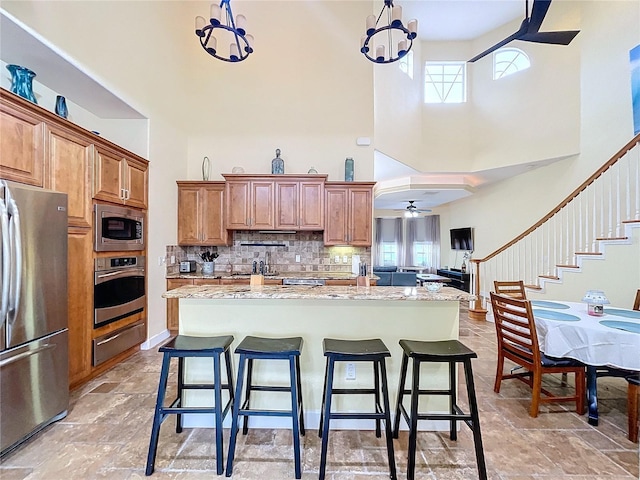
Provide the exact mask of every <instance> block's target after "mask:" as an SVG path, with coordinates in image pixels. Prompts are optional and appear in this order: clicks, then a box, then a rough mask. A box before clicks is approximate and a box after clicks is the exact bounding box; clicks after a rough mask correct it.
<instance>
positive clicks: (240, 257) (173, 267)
mask: <svg viewBox="0 0 640 480" xmlns="http://www.w3.org/2000/svg"><path fill="white" fill-rule="evenodd" d="M232 235H233V243H232V245H231V246H229V247H182V246H179V245H168V246H167V252H166V255H167V257H166V259H167V274H168V275H173V274H176V273H178V264H179V263H180V262H181V261H183V260H195V261H196V263H197V265H198V267H197V272H196V273H199V272H200V271H201V268H202V258H201V257H200V254H201V253H202V252H205V251H207V250H209V251H210V252H214V251H217V253H218V258H217V259H216V261H215V272H216V274H218V273H219V274H223V273H225V272H228V269H229V264H231V269H232V271H233V272H234V273H251V266H252V264H253V262H254V260H255V261H258V262H260V260H262V261H264V262H265V264H266V265H268V266H269V271H270V272H276V273H286V272H350V271H351V262H352V260H351V257H352V256H353V255H360V261H361V262H364V263H367V264H368V265H371V248H368V247H346V246H345V247H327V246H325V245H324V242H323V237H322V232H297V233H283V234H274V233H257V232H250V231H234V232H232ZM172 257H175V263H173V264H172V263H171V259H172ZM336 257H337V259H338V261H337V262H336ZM345 257H346V262H345ZM297 259H299V261H296V260H297Z"/></svg>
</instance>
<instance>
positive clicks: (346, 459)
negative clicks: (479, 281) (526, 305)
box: [0, 310, 640, 480]
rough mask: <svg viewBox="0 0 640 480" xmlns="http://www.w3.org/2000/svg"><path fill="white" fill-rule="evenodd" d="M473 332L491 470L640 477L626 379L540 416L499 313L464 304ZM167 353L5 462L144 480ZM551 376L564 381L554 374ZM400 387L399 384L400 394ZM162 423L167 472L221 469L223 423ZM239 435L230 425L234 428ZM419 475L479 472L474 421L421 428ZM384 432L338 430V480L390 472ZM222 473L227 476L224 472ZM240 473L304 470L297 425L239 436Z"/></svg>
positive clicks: (77, 404) (308, 449)
mask: <svg viewBox="0 0 640 480" xmlns="http://www.w3.org/2000/svg"><path fill="white" fill-rule="evenodd" d="M460 334H461V340H462V341H463V342H464V343H465V344H466V345H467V346H469V347H470V348H472V349H473V350H475V351H476V352H477V353H478V357H479V358H478V359H477V360H475V361H474V376H475V380H476V391H477V395H478V399H479V405H480V410H481V411H480V419H481V426H482V435H483V441H484V449H485V457H486V462H487V468H488V473H489V478H491V479H494V480H497V479H500V480H534V479H535V480H556V479H571V480H587V479H611V480H614V479H615V480H623V479H625V480H628V479H637V478H639V476H640V474H639V468H638V463H639V456H638V444H633V443H631V442H629V441H628V440H627V438H626V428H627V427H626V382H624V380H620V379H614V378H603V379H600V380H599V383H598V386H599V400H600V405H599V406H600V415H601V417H600V418H601V420H600V425H599V426H598V427H592V426H590V425H588V424H587V422H586V417H585V416H579V415H577V414H575V413H574V412H571V411H570V406H569V405H567V406H566V408H565V407H563V406H559V405H549V406H543V407H542V412H541V414H540V415H539V416H538V418H530V417H529V415H528V412H527V409H528V406H529V403H530V392H529V390H528V387H527V386H526V385H524V384H523V383H521V382H518V381H505V382H503V386H502V391H501V392H500V394H496V393H494V392H493V380H494V375H495V362H496V353H495V352H496V342H495V330H494V326H493V324H492V323H488V322H474V321H470V320H469V319H468V318H467V317H466V310H463V314H462V315H461V330H460ZM160 362H161V357H160V355H159V354H158V353H157V350H156V349H154V350H151V351H143V352H139V353H137V354H136V355H134V356H133V357H131V358H130V359H129V360H127V361H125V362H123V363H121V364H120V365H118V366H116V367H115V368H113V369H112V370H110V371H108V372H106V373H105V374H103V375H102V376H100V377H98V378H96V379H94V380H93V381H91V382H89V383H88V384H86V385H84V386H83V387H81V388H79V389H77V390H75V391H74V392H72V395H71V407H70V410H69V415H68V416H67V417H66V418H65V419H63V420H62V421H60V422H57V423H56V424H54V425H51V426H50V427H48V428H47V429H45V430H44V431H43V432H41V433H40V434H38V435H37V436H35V437H34V438H32V439H31V440H30V441H28V442H27V443H26V444H24V445H23V446H21V447H20V448H18V449H17V450H15V451H14V452H12V453H10V454H9V455H7V456H6V457H5V458H4V459H3V460H2V461H1V462H0V478H2V480H23V479H24V480H35V479H43V480H44V479H46V480H75V479H82V480H85V479H86V480H89V479H109V480H112V479H113V480H132V479H140V478H144V468H145V462H146V454H147V448H148V442H149V433H150V429H151V421H152V415H153V408H154V401H155V393H156V388H157V382H158V376H159V371H160ZM546 386H547V387H549V388H560V387H559V379H558V378H551V379H549V380H548V381H547V385H546ZM394 397H395V392H392V402H393V399H394ZM167 422H168V424H167V425H163V428H162V429H161V434H160V442H159V448H158V458H157V462H156V471H155V473H154V474H153V476H152V477H150V478H155V479H156V480H164V479H172V480H174V479H175V480H197V479H203V478H216V477H217V476H216V474H215V460H214V452H215V448H214V443H213V442H214V434H213V433H214V432H213V430H212V429H185V430H184V431H183V433H182V434H176V433H175V431H174V429H173V425H174V421H173V419H168V420H167ZM224 438H225V444H228V431H225V437H224ZM394 444H395V449H396V459H397V463H398V478H399V479H402V478H406V465H407V460H406V452H407V435H406V432H404V433H401V435H400V438H399V439H398V440H396V441H395V442H394ZM303 445H304V452H303V477H302V478H303V479H313V478H317V476H318V464H319V457H320V439H319V438H318V436H317V434H315V432H314V431H309V433H308V434H307V435H306V436H305V437H303ZM418 450H419V451H418V454H417V459H416V463H417V469H416V479H420V480H426V479H430V480H431V479H443V480H444V479H472V478H477V470H476V465H475V457H474V451H473V441H472V436H471V432H470V430H469V429H468V428H466V427H464V426H463V427H462V429H461V431H460V433H459V435H458V441H457V442H452V441H451V440H449V438H448V435H447V434H446V433H437V432H422V433H420V435H419V437H418ZM388 477H389V476H388V470H387V463H386V450H385V444H384V440H383V439H377V438H376V437H375V435H374V434H373V432H370V431H364V432H359V431H333V432H332V433H331V440H330V446H329V461H328V464H327V476H326V478H327V479H328V480H383V479H385V478H388ZM221 478H222V477H221ZM233 478H234V479H237V480H254V479H255V480H280V479H289V478H291V479H292V478H294V475H293V462H292V454H291V436H290V432H289V431H288V430H266V429H264V430H260V429H254V430H250V431H249V434H248V435H247V436H246V437H245V436H242V435H239V436H238V449H237V451H236V462H235V464H234V473H233Z"/></svg>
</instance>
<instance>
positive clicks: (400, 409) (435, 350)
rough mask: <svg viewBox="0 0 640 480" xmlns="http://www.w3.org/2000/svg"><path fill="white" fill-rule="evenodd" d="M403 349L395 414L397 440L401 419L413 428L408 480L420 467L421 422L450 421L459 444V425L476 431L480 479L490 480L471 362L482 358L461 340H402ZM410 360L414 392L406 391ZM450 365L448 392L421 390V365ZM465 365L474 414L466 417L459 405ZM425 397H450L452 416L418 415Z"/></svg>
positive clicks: (394, 433)
mask: <svg viewBox="0 0 640 480" xmlns="http://www.w3.org/2000/svg"><path fill="white" fill-rule="evenodd" d="M400 346H401V347H402V350H403V354H402V364H401V367H400V384H399V386H398V398H397V403H396V410H395V423H394V427H393V436H394V437H395V438H398V431H399V429H400V415H402V416H403V417H404V419H405V421H406V422H407V425H409V453H408V457H409V458H408V463H407V478H408V479H409V480H413V478H414V474H415V467H416V442H417V431H418V420H449V437H450V438H451V440H457V437H458V433H457V422H459V421H463V422H464V423H465V424H466V425H467V426H468V427H469V428H471V430H472V431H473V441H474V446H475V452H476V462H477V465H478V476H479V478H480V479H481V480H486V478H487V469H486V465H485V460H484V450H483V448H482V436H481V433H480V419H479V416H478V405H477V401H476V394H475V386H474V383H473V372H472V369H471V359H472V358H477V357H478V356H477V355H476V353H475V352H474V351H473V350H470V349H469V348H467V347H466V346H465V345H464V344H463V343H461V342H459V341H458V340H444V341H434V342H424V341H419V340H400ZM409 358H411V359H412V360H413V362H412V374H413V376H412V382H411V388H409V389H407V388H405V380H406V376H407V366H408V363H409ZM430 362H436V363H443V362H444V363H448V364H449V387H448V388H447V389H444V390H443V389H430V390H428V389H421V388H420V365H421V364H422V363H430ZM458 363H462V364H463V366H464V373H465V379H466V385H467V394H468V399H469V409H470V413H468V414H467V413H464V412H463V411H462V409H461V408H460V407H459V406H458V404H457V399H456V365H457V364H458ZM404 395H410V396H411V409H410V412H407V410H406V409H405V407H404V405H403V404H402V400H403V397H404ZM421 395H445V396H447V397H449V412H450V413H420V412H418V403H419V397H420V396H421Z"/></svg>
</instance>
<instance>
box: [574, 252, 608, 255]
mask: <svg viewBox="0 0 640 480" xmlns="http://www.w3.org/2000/svg"><path fill="white" fill-rule="evenodd" d="M576 255H602V253H600V252H576Z"/></svg>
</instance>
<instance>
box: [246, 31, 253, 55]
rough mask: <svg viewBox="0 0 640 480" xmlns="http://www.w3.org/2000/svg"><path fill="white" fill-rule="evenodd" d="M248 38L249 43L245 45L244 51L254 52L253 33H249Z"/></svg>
mask: <svg viewBox="0 0 640 480" xmlns="http://www.w3.org/2000/svg"><path fill="white" fill-rule="evenodd" d="M246 38H247V43H248V44H249V45H248V46H246V47H244V51H245V52H247V53H252V52H253V35H247V36H246Z"/></svg>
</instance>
